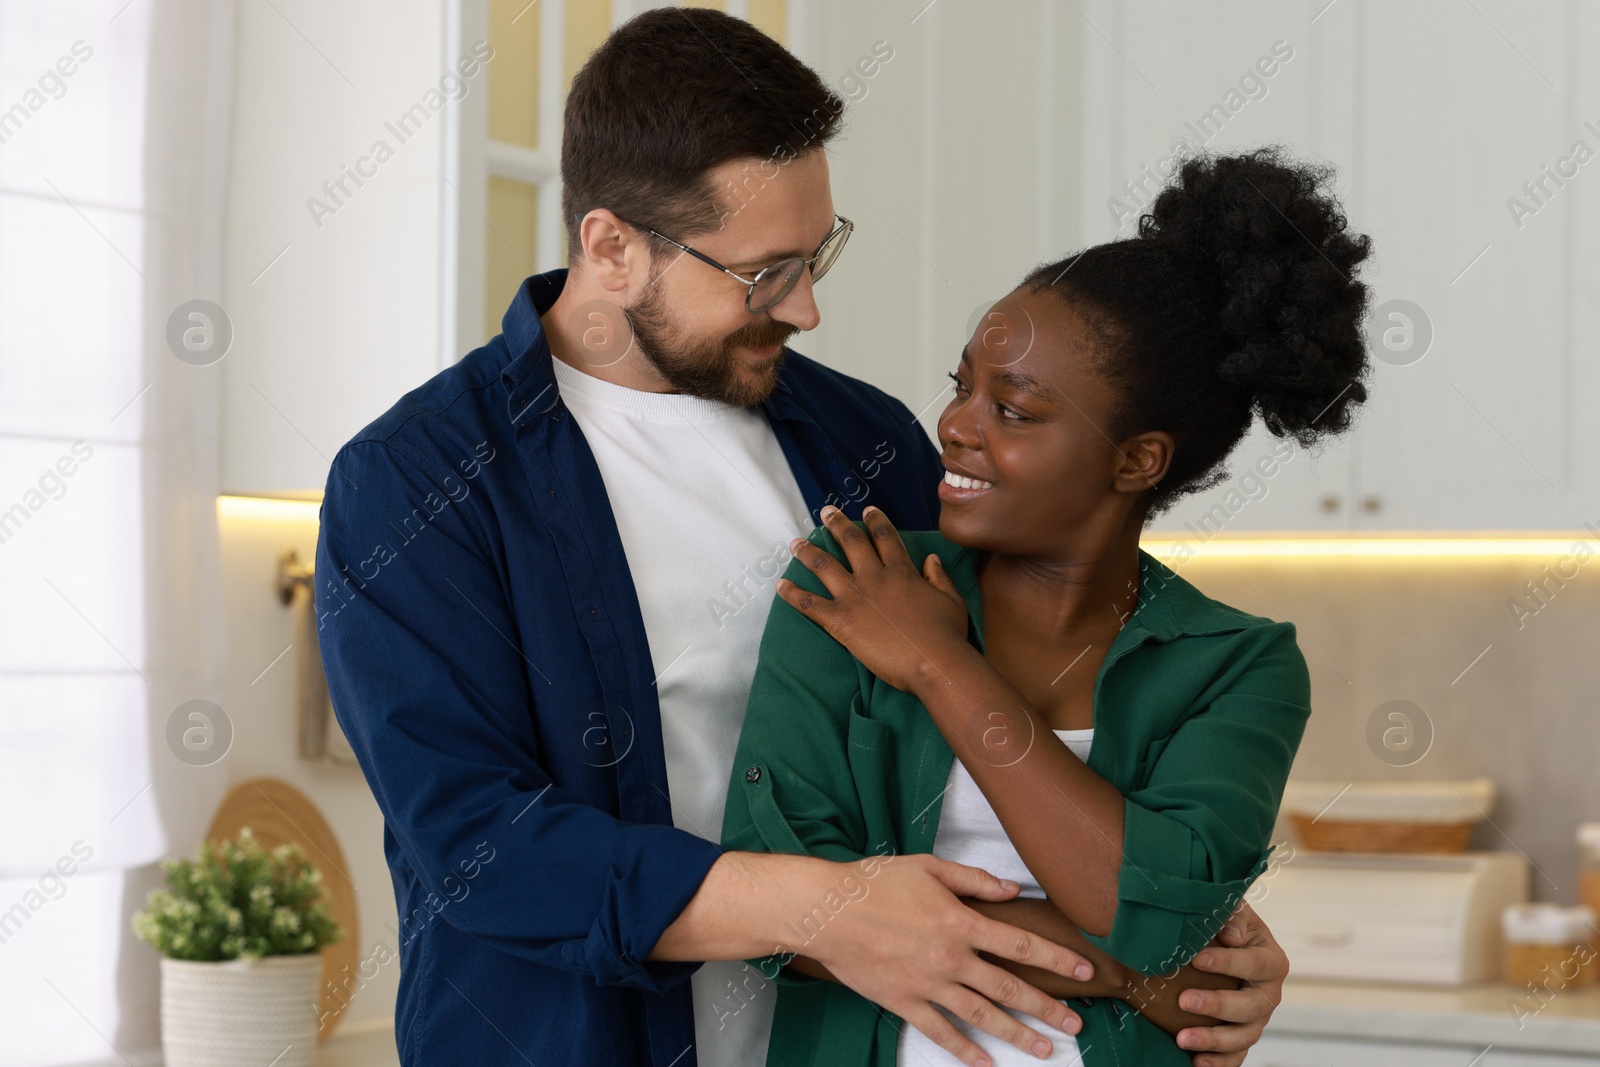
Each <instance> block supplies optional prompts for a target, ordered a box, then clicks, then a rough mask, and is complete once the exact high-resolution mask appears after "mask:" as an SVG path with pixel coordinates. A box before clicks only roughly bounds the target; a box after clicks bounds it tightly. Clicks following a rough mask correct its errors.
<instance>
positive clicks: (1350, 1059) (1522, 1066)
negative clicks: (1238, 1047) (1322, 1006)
mask: <svg viewBox="0 0 1600 1067" xmlns="http://www.w3.org/2000/svg"><path fill="white" fill-rule="evenodd" d="M1246 1063H1248V1064H1249V1067H1596V1065H1597V1064H1600V1054H1596V1055H1594V1056H1582V1055H1566V1054H1561V1053H1555V1054H1551V1053H1543V1052H1525V1051H1519V1050H1501V1049H1496V1048H1493V1047H1491V1048H1489V1049H1488V1050H1485V1049H1484V1048H1483V1046H1481V1045H1480V1046H1469V1045H1436V1044H1418V1043H1412V1042H1398V1041H1395V1042H1390V1041H1362V1040H1357V1039H1354V1038H1340V1037H1328V1036H1325V1035H1323V1034H1310V1035H1304V1036H1292V1037H1284V1036H1281V1035H1278V1034H1271V1033H1269V1034H1267V1035H1265V1036H1264V1037H1262V1039H1261V1041H1260V1043H1259V1044H1257V1045H1256V1047H1255V1048H1253V1049H1251V1050H1250V1054H1249V1055H1248V1057H1246Z"/></svg>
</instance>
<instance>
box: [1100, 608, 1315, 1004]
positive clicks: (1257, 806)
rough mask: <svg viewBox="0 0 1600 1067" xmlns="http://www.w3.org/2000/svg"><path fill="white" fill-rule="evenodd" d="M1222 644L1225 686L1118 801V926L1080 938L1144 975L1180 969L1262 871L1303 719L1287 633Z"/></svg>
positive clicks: (1302, 685) (1277, 628) (1298, 671)
mask: <svg viewBox="0 0 1600 1067" xmlns="http://www.w3.org/2000/svg"><path fill="white" fill-rule="evenodd" d="M1230 636H1231V637H1232V639H1233V640H1234V641H1235V642H1236V644H1237V659H1236V660H1235V661H1234V662H1233V663H1232V664H1230V667H1229V670H1230V673H1232V674H1233V680H1232V682H1231V683H1230V684H1229V685H1228V687H1227V689H1226V690H1225V691H1223V692H1222V693H1220V694H1219V695H1217V696H1215V697H1214V698H1213V699H1212V700H1211V701H1210V703H1209V704H1208V705H1207V707H1206V708H1205V709H1204V710H1202V711H1200V712H1198V713H1196V714H1194V715H1193V716H1191V717H1189V718H1187V719H1185V720H1184V721H1183V723H1182V724H1181V725H1180V726H1179V727H1178V728H1177V729H1176V730H1175V731H1173V733H1172V734H1171V735H1170V736H1169V737H1167V738H1162V739H1158V740H1156V741H1155V742H1153V743H1152V745H1151V746H1150V755H1149V756H1148V760H1149V765H1148V767H1147V769H1146V775H1145V781H1144V784H1143V785H1142V786H1140V787H1139V788H1137V789H1135V790H1133V791H1131V792H1129V793H1127V794H1126V795H1125V797H1124V801H1123V804H1124V816H1125V822H1124V828H1123V842H1122V850H1123V862H1122V868H1121V871H1120V873H1119V875H1118V882H1117V898H1118V899H1117V910H1116V915H1115V917H1114V919H1113V922H1112V927H1111V931H1110V933H1108V934H1107V935H1105V936H1103V937H1097V936H1093V935H1087V936H1089V940H1090V941H1092V942H1093V943H1094V944H1096V945H1098V946H1099V947H1100V948H1102V949H1104V950H1105V951H1106V952H1108V953H1110V954H1111V955H1112V956H1114V957H1115V958H1117V959H1118V960H1121V961H1122V962H1123V963H1125V964H1127V965H1128V966H1130V967H1133V968H1134V969H1135V970H1138V971H1140V972H1141V973H1144V974H1157V973H1168V972H1170V971H1171V970H1173V969H1174V968H1176V967H1179V966H1182V965H1183V964H1186V963H1188V962H1189V961H1190V960H1191V959H1192V958H1193V957H1194V956H1195V955H1196V954H1197V953H1198V952H1199V951H1200V950H1201V949H1202V948H1204V947H1205V945H1207V944H1208V943H1209V942H1210V941H1211V940H1212V939H1213V938H1214V937H1215V936H1216V934H1217V932H1218V931H1219V930H1220V929H1221V928H1222V925H1223V924H1224V923H1226V922H1227V921H1228V919H1229V917H1230V916H1231V915H1232V914H1233V911H1234V909H1235V908H1236V907H1237V906H1238V905H1239V904H1240V903H1241V902H1242V901H1243V900H1244V899H1245V894H1246V892H1247V891H1248V890H1249V887H1250V885H1251V883H1252V882H1253V881H1254V880H1255V878H1256V877H1257V876H1258V875H1259V874H1260V873H1261V872H1262V870H1264V869H1265V867H1266V863H1267V857H1268V855H1269V854H1270V852H1271V851H1272V850H1271V848H1270V847H1268V844H1267V842H1268V841H1269V840H1270V838H1271V836H1272V827H1273V824H1274V822H1275V820H1276V818H1277V814H1278V805H1279V802H1280V801H1281V800H1282V797H1283V788H1284V784H1285V782H1286V781H1287V780H1288V776H1289V767H1290V765H1291V763H1292V762H1293V760H1294V754H1295V750H1296V749H1297V748H1298V747H1299V744H1300V738H1301V735H1302V734H1303V733H1304V730H1305V723H1306V719H1307V718H1308V717H1309V716H1310V713H1311V682H1310V675H1309V672H1308V671H1307V669H1306V663H1305V657H1304V655H1303V654H1302V653H1301V652H1300V648H1299V646H1298V644H1297V643H1296V640H1295V628H1294V624H1293V623H1287V622H1284V623H1273V624H1270V625H1266V626H1259V627H1253V628H1251V629H1249V630H1247V631H1244V632H1242V633H1241V634H1236V635H1230ZM1187 639H1188V640H1205V639H1206V638H1187Z"/></svg>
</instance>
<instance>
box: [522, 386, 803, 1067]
mask: <svg viewBox="0 0 1600 1067" xmlns="http://www.w3.org/2000/svg"><path fill="white" fill-rule="evenodd" d="M553 362H554V366H555V376H556V385H557V388H559V389H560V391H561V397H562V399H563V400H564V401H565V402H566V405H567V407H568V408H569V409H570V410H571V411H572V414H573V417H574V418H576V419H577V421H578V426H579V428H580V429H581V430H582V431H583V436H584V439H585V440H587V441H588V443H589V448H590V450H591V451H592V452H593V453H594V457H595V461H596V463H597V464H598V465H599V467H600V474H601V477H602V478H603V479H604V481H605V486H606V495H607V496H608V497H609V498H610V502H611V510H612V513H613V514H614V515H615V516H616V520H617V529H618V531H619V532H620V533H621V536H622V546H623V549H624V552H625V554H626V556H627V560H628V570H629V572H630V574H631V576H632V578H633V585H634V589H635V590H636V592H637V594H638V597H639V607H640V609H641V611H642V612H643V614H644V628H645V634H646V636H647V637H648V639H649V644H650V659H651V662H652V663H653V664H654V667H655V670H656V671H657V672H658V676H657V679H656V689H657V695H658V697H659V699H660V703H661V729H662V735H663V743H664V747H665V750H666V762H667V790H668V793H669V794H670V798H671V801H672V821H673V824H674V825H675V826H677V827H678V828H679V829H682V830H687V831H689V832H690V833H693V834H698V835H699V836H701V837H704V838H707V839H708V840H711V841H720V840H721V837H722V809H723V805H724V803H725V802H726V800H727V796H728V776H729V774H730V773H731V772H732V769H733V754H734V749H735V747H736V746H737V745H738V742H739V731H740V728H741V727H742V726H743V725H744V712H745V705H746V703H747V701H748V700H749V698H750V685H751V682H752V681H753V680H754V678H755V671H756V658H757V654H758V652H759V650H760V646H761V633H762V630H763V629H764V628H765V627H766V623H767V614H768V612H769V611H770V610H771V607H772V598H773V594H774V590H773V587H772V583H773V582H774V581H775V580H776V579H777V578H778V577H779V576H780V575H782V574H783V571H784V568H785V567H787V566H788V563H789V559H790V555H791V554H790V552H789V542H790V541H791V540H793V539H794V538H796V537H805V536H806V535H807V534H809V533H810V532H811V530H812V528H813V526H814V524H813V523H812V521H811V516H810V512H809V511H808V510H807V508H806V503H805V498H804V497H803V496H802V495H801V493H800V487H799V485H798V484H797V483H796V482H795V478H794V474H793V472H791V471H790V470H789V463H788V461H787V460H786V459H785V458H784V455H783V449H782V447H781V446H780V445H779V444H778V439H777V437H776V436H775V435H774V434H773V432H772V426H771V424H770V423H769V422H768V421H767V417H766V414H765V413H764V412H763V411H762V410H761V409H760V408H759V407H741V406H739V405H736V404H727V403H723V402H721V401H716V400H706V399H704V398H701V397H695V396H688V395H685V394H681V393H651V392H645V391H642V390H638V389H629V388H627V387H626V386H621V385H617V384H615V383H613V382H608V381H605V380H603V379H600V378H596V377H594V376H593V375H591V374H589V373H587V372H585V371H582V370H579V369H578V368H576V367H572V366H569V365H568V364H566V363H563V362H562V361H561V360H560V359H559V358H557V359H555V360H554V361H553ZM624 758H626V757H624ZM689 980H690V983H691V990H692V994H693V997H694V1008H695V1043H696V1045H697V1046H698V1047H697V1049H696V1054H697V1056H698V1059H699V1062H700V1065H701V1067H746V1065H748V1064H758V1065H759V1064H762V1063H765V1062H766V1057H767V1039H768V1036H769V1035H770V1033H771V1028H772V1005H773V1001H774V998H775V997H776V995H777V985H776V984H775V983H773V982H770V981H768V980H767V979H765V978H763V977H762V975H761V972H760V971H759V970H757V969H756V968H754V967H751V966H750V965H749V964H747V963H745V962H744V961H743V960H733V961H712V962H710V963H706V964H704V965H703V966H702V967H700V969H699V970H697V971H696V972H695V973H694V974H693V975H692V976H691V977H690V979H689Z"/></svg>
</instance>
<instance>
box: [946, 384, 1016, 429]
mask: <svg viewBox="0 0 1600 1067" xmlns="http://www.w3.org/2000/svg"><path fill="white" fill-rule="evenodd" d="M945 377H946V378H949V379H950V380H951V381H952V382H954V383H955V387H956V392H957V393H960V392H961V391H962V389H964V388H966V387H965V386H963V385H962V384H961V379H960V378H957V377H956V375H955V372H954V371H946V372H945ZM995 407H996V408H997V409H999V411H1000V412H1001V413H1002V414H1004V415H1005V416H1006V417H1007V418H1008V419H1010V420H1011V421H1012V422H1026V421H1027V418H1028V417H1027V416H1026V415H1024V414H1022V413H1021V412H1019V411H1015V410H1013V409H1011V408H1008V407H1006V406H1005V405H1004V404H996V405H995Z"/></svg>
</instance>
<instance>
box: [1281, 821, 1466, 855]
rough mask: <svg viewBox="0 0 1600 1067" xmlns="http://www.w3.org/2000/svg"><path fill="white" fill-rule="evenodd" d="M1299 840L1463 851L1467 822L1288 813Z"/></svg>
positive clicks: (1350, 847) (1362, 847)
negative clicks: (1374, 818) (1405, 820)
mask: <svg viewBox="0 0 1600 1067" xmlns="http://www.w3.org/2000/svg"><path fill="white" fill-rule="evenodd" d="M1289 822H1290V824H1291V825H1292V826H1293V827H1294V832H1295V836H1296V837H1298V838H1299V839H1300V843H1301V844H1302V845H1304V846H1305V847H1306V848H1308V849H1311V850H1312V851H1313V852H1465V851H1466V850H1467V841H1468V839H1469V838H1471V837H1472V827H1473V826H1474V825H1475V824H1474V823H1470V822H1456V823H1448V822H1367V821H1361V820H1354V819H1328V818H1324V819H1315V818H1313V817H1312V816H1310V815H1299V814H1293V813H1291V814H1290V816H1289Z"/></svg>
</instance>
